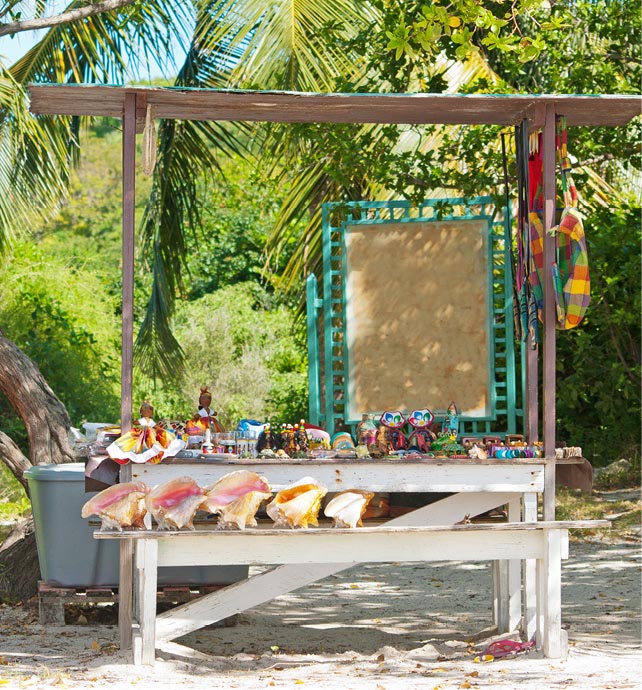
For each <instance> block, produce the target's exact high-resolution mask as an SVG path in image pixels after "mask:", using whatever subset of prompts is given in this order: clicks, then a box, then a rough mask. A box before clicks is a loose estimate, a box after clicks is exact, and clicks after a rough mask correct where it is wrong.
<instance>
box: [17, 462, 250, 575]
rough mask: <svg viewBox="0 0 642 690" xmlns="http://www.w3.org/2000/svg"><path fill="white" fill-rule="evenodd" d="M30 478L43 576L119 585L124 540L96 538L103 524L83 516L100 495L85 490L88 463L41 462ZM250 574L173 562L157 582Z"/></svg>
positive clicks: (245, 569)
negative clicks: (173, 564)
mask: <svg viewBox="0 0 642 690" xmlns="http://www.w3.org/2000/svg"><path fill="white" fill-rule="evenodd" d="M25 477H27V480H28V481H29V493H30V494H31V505H32V507H33V519H34V524H35V530H36V545H37V547H38V560H39V561H40V575H41V577H42V579H43V580H44V581H45V582H46V583H48V584H50V585H53V586H62V587H95V586H105V587H117V586H118V573H119V566H118V560H119V542H118V541H116V540H114V541H111V540H105V539H94V538H93V533H94V531H95V530H96V529H99V527H98V525H96V524H95V522H94V521H92V524H90V520H85V519H83V518H81V517H80V511H81V509H82V506H83V504H84V503H85V502H86V501H88V500H89V499H90V498H91V497H92V496H94V495H95V494H93V493H85V490H84V489H85V466H84V464H83V463H69V464H64V465H36V466H34V467H31V468H30V469H28V470H27V471H26V472H25ZM90 519H91V518H90ZM247 573H248V567H247V566H246V565H231V566H187V567H180V566H179V567H173V566H172V567H168V568H159V569H158V583H159V584H160V585H169V584H181V585H227V584H231V583H233V582H238V581H239V580H243V579H245V578H246V577H247Z"/></svg>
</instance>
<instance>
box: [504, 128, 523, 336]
mask: <svg viewBox="0 0 642 690" xmlns="http://www.w3.org/2000/svg"><path fill="white" fill-rule="evenodd" d="M501 141H502V167H503V172H504V194H505V202H504V207H505V211H504V213H505V214H506V217H505V219H504V222H505V223H506V227H507V233H506V234H507V235H508V237H507V241H508V250H509V256H510V271H511V273H512V277H511V278H512V279H511V286H512V291H513V327H514V329H515V336H516V337H517V339H518V340H521V320H520V309H519V293H518V290H517V287H516V285H515V277H516V276H517V275H518V274H519V273H520V268H519V266H518V265H517V264H516V261H515V252H514V250H513V238H512V225H513V223H512V219H511V212H510V189H509V185H508V159H507V156H506V134H505V133H503V132H502V135H501ZM517 234H518V236H519V223H518V230H517ZM506 270H509V267H506Z"/></svg>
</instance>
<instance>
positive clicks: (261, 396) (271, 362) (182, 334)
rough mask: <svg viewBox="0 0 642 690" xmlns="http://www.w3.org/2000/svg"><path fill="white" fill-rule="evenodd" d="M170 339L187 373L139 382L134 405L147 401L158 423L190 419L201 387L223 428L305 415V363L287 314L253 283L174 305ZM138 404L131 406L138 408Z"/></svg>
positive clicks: (235, 286)
mask: <svg viewBox="0 0 642 690" xmlns="http://www.w3.org/2000/svg"><path fill="white" fill-rule="evenodd" d="M174 321H175V326H174V332H175V333H176V336H177V338H178V340H179V342H180V344H181V347H182V348H183V350H184V352H185V354H186V357H187V363H188V366H187V373H186V375H185V376H184V377H183V378H182V379H180V380H176V381H165V382H157V383H156V384H154V382H152V381H150V380H146V379H143V378H141V377H140V375H138V376H137V377H136V394H135V395H136V397H135V400H136V401H138V400H139V399H140V400H142V399H143V398H144V397H151V398H152V402H153V403H154V404H155V406H156V410H157V413H158V416H163V417H171V418H177V419H187V418H189V417H191V416H192V415H193V414H194V413H195V412H196V409H197V402H198V396H199V392H200V388H201V387H203V386H205V385H207V386H208V387H209V388H210V390H211V391H212V394H213V403H212V406H213V407H214V408H215V409H216V410H217V411H218V413H219V418H220V420H221V422H222V424H223V426H224V427H226V428H233V427H235V426H236V423H237V422H238V420H239V419H240V418H244V417H245V418H252V419H259V420H265V419H271V420H283V421H286V420H287V421H291V420H292V419H295V420H298V419H299V418H300V417H302V416H303V417H305V416H306V414H307V358H306V355H305V350H304V348H303V347H302V345H301V338H300V337H297V333H296V332H295V331H294V330H293V326H292V314H291V312H290V311H289V310H288V309H287V308H286V307H284V306H274V304H273V303H272V302H271V300H270V299H269V297H268V296H267V295H266V293H265V292H264V291H263V290H262V289H261V288H260V287H259V286H258V285H257V284H255V283H239V284H237V285H232V286H227V287H224V288H222V289H220V290H217V291H216V292H215V293H212V294H207V295H204V296H203V297H201V298H199V299H196V300H194V301H192V302H184V303H182V304H181V305H179V307H178V309H177V313H176V316H175V319H174ZM136 405H137V403H135V406H136Z"/></svg>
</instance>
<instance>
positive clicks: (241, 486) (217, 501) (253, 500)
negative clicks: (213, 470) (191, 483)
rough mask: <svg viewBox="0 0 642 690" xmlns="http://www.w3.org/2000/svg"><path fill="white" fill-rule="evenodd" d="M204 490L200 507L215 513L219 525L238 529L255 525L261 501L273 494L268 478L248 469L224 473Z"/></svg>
mask: <svg viewBox="0 0 642 690" xmlns="http://www.w3.org/2000/svg"><path fill="white" fill-rule="evenodd" d="M205 492H206V493H205V500H204V501H203V502H202V503H201V508H202V509H203V510H208V511H209V512H210V513H218V515H220V518H219V521H218V524H219V526H220V527H232V526H236V527H238V529H245V528H246V527H256V519H255V517H254V516H255V515H256V511H257V510H258V509H259V506H260V505H261V503H262V502H263V501H265V500H266V499H268V498H271V497H272V492H271V490H270V485H269V484H268V481H267V479H266V478H265V477H260V476H259V475H258V474H256V472H250V471H248V470H238V471H237V472H230V474H226V475H225V476H224V477H221V478H220V479H219V480H218V481H217V482H216V484H214V486H212V487H210V488H209V489H206V490H205Z"/></svg>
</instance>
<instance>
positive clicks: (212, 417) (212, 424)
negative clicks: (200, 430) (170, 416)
mask: <svg viewBox="0 0 642 690" xmlns="http://www.w3.org/2000/svg"><path fill="white" fill-rule="evenodd" d="M211 405H212V394H211V393H210V392H209V390H208V389H207V387H205V388H201V394H200V395H199V396H198V412H197V414H195V415H194V417H193V418H192V421H194V422H201V424H202V425H203V427H204V428H208V427H209V428H211V429H212V431H215V432H217V433H220V432H221V431H223V427H222V426H221V425H220V423H219V421H218V419H216V414H217V413H216V410H213V409H212V408H211Z"/></svg>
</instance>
